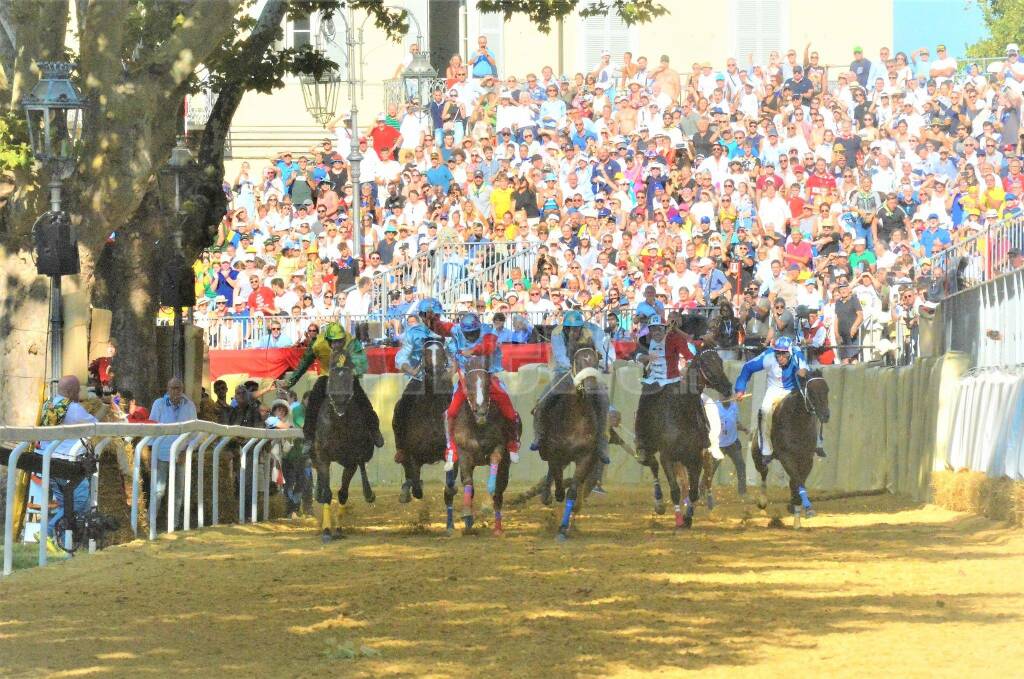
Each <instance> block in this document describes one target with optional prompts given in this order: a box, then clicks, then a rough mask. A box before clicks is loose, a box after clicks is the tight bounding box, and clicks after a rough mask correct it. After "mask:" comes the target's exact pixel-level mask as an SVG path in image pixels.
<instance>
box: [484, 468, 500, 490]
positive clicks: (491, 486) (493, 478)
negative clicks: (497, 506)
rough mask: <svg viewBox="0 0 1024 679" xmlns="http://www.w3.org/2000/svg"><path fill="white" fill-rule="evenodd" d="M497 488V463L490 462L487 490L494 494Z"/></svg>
mask: <svg viewBox="0 0 1024 679" xmlns="http://www.w3.org/2000/svg"><path fill="white" fill-rule="evenodd" d="M497 488H498V465H497V463H491V473H490V474H489V475H488V477H487V492H488V493H490V494H491V495H494V491H495V490H497Z"/></svg>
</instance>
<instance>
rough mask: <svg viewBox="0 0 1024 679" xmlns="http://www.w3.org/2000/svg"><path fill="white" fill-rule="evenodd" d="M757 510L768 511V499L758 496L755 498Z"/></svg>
mask: <svg viewBox="0 0 1024 679" xmlns="http://www.w3.org/2000/svg"><path fill="white" fill-rule="evenodd" d="M757 508H758V509H768V498H766V497H765V496H764V495H759V496H758V497H757Z"/></svg>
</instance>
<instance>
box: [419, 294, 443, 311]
mask: <svg viewBox="0 0 1024 679" xmlns="http://www.w3.org/2000/svg"><path fill="white" fill-rule="evenodd" d="M431 312H433V313H435V314H441V313H444V307H442V306H441V303H440V302H438V301H437V300H436V299H434V298H433V297H428V298H426V299H423V300H420V303H419V304H417V305H416V313H419V314H428V313H431Z"/></svg>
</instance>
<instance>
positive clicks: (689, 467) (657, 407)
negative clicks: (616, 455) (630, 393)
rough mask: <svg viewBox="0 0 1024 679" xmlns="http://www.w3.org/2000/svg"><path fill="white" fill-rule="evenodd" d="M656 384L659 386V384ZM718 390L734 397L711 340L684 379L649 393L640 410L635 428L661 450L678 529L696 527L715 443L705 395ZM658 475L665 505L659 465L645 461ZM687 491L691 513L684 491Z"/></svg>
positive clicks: (654, 448) (691, 362)
mask: <svg viewBox="0 0 1024 679" xmlns="http://www.w3.org/2000/svg"><path fill="white" fill-rule="evenodd" d="M655 386H656V385H655ZM705 387H712V388H714V389H715V390H716V391H718V392H719V393H721V394H722V395H724V396H729V395H731V394H732V384H731V383H730V382H729V379H728V377H726V375H725V368H724V366H723V365H722V359H721V357H720V356H719V355H718V351H717V350H716V349H715V348H714V346H713V344H712V343H710V342H706V343H705V347H704V348H703V349H701V351H700V352H698V353H697V355H696V356H695V357H694V358H693V360H691V361H690V363H689V365H687V367H686V371H685V372H684V373H683V376H682V379H681V380H680V381H679V382H676V383H674V384H669V385H667V386H665V387H662V388H661V389H660V391H657V392H656V393H651V394H650V395H645V398H644V400H643V401H642V402H641V407H638V408H637V413H636V424H635V430H636V432H637V434H638V437H639V435H642V436H643V440H644V441H648V442H650V443H649V445H650V447H651V450H652V451H653V450H657V451H658V453H659V454H658V459H659V461H660V462H661V467H662V469H663V470H664V472H665V476H666V478H667V479H668V484H669V489H670V491H671V496H672V503H673V504H674V505H675V521H676V529H677V530H678V529H680V528H690V527H691V526H692V525H693V512H694V505H695V504H696V502H697V500H698V498H699V494H700V476H701V469H702V467H703V463H704V451H705V450H707V448H708V446H709V445H710V439H709V438H708V432H709V430H708V424H707V417H706V416H705V414H704V403H703V401H702V400H701V394H702V393H703V391H704V388H705ZM641 464H644V465H645V466H647V467H648V468H650V469H651V471H652V472H653V473H654V478H655V503H656V504H658V503H660V500H661V498H660V492H661V488H660V487H659V486H658V484H657V479H658V474H657V463H656V462H654V461H653V459H649V460H647V461H641ZM684 487H685V488H686V489H687V497H686V500H685V505H686V508H685V514H684V510H683V508H682V506H681V504H682V503H683V497H682V491H681V489H682V488H684Z"/></svg>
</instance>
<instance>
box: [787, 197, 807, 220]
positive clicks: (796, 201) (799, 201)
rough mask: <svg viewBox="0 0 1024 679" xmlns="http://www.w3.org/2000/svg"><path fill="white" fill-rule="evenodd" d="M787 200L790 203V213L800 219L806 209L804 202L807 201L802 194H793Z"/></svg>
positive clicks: (794, 217)
mask: <svg viewBox="0 0 1024 679" xmlns="http://www.w3.org/2000/svg"><path fill="white" fill-rule="evenodd" d="M786 202H787V203H789V213H790V216H791V217H792V218H793V219H800V215H801V213H802V212H803V211H804V203H806V201H805V200H804V199H803V198H801V197H800V196H793V197H792V198H787V199H786Z"/></svg>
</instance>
